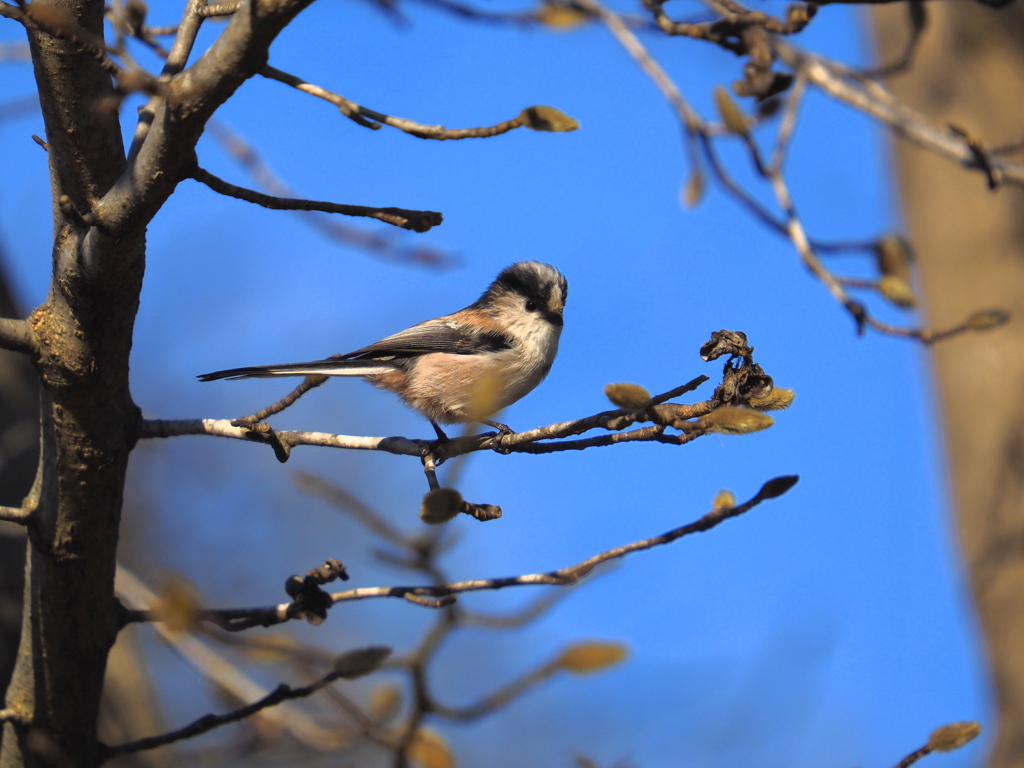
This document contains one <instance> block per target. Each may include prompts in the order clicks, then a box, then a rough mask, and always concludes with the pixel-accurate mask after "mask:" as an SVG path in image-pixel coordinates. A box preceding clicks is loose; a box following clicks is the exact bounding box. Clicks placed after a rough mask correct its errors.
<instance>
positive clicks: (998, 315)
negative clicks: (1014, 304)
mask: <svg viewBox="0 0 1024 768" xmlns="http://www.w3.org/2000/svg"><path fill="white" fill-rule="evenodd" d="M1009 320H1010V313H1009V312H1005V311H1004V310H1002V309H983V310H981V311H980V312H975V313H974V314H973V315H971V316H970V317H968V318H967V322H965V323H964V327H965V328H967V329H968V330H971V331H987V330H989V329H990V328H998V327H999V326H1000V325H1004V324H1005V323H1007V322H1009Z"/></svg>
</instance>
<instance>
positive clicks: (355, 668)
mask: <svg viewBox="0 0 1024 768" xmlns="http://www.w3.org/2000/svg"><path fill="white" fill-rule="evenodd" d="M390 655H391V649H390V648H388V647H387V646H384V645H371V646H368V647H366V648H357V649H356V650H354V651H348V652H347V653H342V654H340V655H338V656H336V657H335V659H334V671H335V672H337V673H338V676H339V677H341V678H343V679H345V680H353V679H354V678H357V677H364V676H366V675H368V674H370V673H371V672H376V671H377V670H378V669H380V665H381V664H383V663H384V662H385V661H387V659H388V657H389V656H390Z"/></svg>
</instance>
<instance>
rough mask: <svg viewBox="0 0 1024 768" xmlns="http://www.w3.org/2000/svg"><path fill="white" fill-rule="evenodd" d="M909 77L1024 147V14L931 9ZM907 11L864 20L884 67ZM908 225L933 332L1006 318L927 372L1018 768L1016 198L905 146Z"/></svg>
mask: <svg viewBox="0 0 1024 768" xmlns="http://www.w3.org/2000/svg"><path fill="white" fill-rule="evenodd" d="M927 9H928V16H929V23H928V28H927V30H926V32H925V36H924V40H923V43H922V46H921V48H920V50H919V51H918V54H917V57H916V59H915V61H914V63H913V65H912V67H911V69H910V70H909V72H908V73H906V74H902V75H898V76H896V77H895V78H893V80H892V81H891V83H890V85H891V86H892V88H893V90H894V91H895V92H896V94H897V95H898V96H899V97H901V98H902V99H904V100H906V101H907V102H908V103H909V104H911V105H912V106H914V107H917V108H918V109H920V110H922V111H924V112H925V113H927V114H928V115H930V116H931V117H933V118H936V119H939V120H942V121H945V122H949V123H952V124H954V125H956V126H959V127H962V128H966V129H969V130H970V131H971V133H972V134H974V135H975V136H977V137H978V138H979V139H982V140H984V141H986V142H988V146H991V147H997V146H1000V145H1003V144H1009V143H1012V142H1013V141H1016V140H1019V139H1020V138H1021V137H1024V6H1022V5H1020V4H1017V5H1011V6H1010V7H1007V8H1003V9H998V10H997V9H991V8H986V7H984V6H982V5H980V4H976V3H970V2H950V3H928V4H927ZM906 13H907V11H906V8H905V7H902V6H900V7H892V8H882V9H880V10H878V11H876V12H875V16H874V22H875V27H876V32H877V37H878V41H879V46H878V47H879V53H880V57H881V60H882V61H891V60H894V59H896V58H897V57H898V55H899V52H900V49H901V47H902V44H903V43H904V42H905V41H906V39H907V37H908V33H907V31H906V30H907V23H906V20H905V19H906ZM893 157H894V159H895V166H896V171H897V176H898V179H899V185H900V189H901V191H902V199H903V206H904V213H905V218H906V221H907V224H908V226H909V229H910V233H911V236H912V239H913V242H914V244H915V246H916V248H917V254H918V266H919V274H920V281H921V288H922V290H923V294H924V301H925V304H926V312H927V322H928V324H929V326H931V327H937V328H941V327H945V326H949V325H953V324H955V323H957V322H959V321H960V320H962V319H963V318H964V317H966V316H967V315H968V314H970V313H971V312H972V311H974V310H976V309H980V308H990V307H998V308H1005V309H1007V310H1009V311H1010V312H1011V313H1012V314H1013V320H1012V321H1011V323H1010V324H1009V325H1007V326H1004V327H1003V328H1001V329H999V330H997V331H994V332H990V333H985V334H968V335H966V336H961V337H958V338H956V339H953V340H951V341H948V342H943V343H942V344H940V345H938V346H937V347H936V348H935V350H934V354H933V364H934V371H935V376H936V381H937V388H938V393H939V398H940V403H941V407H942V418H943V422H944V425H945V435H946V446H947V448H946V450H947V455H948V461H949V475H950V480H951V484H952V489H953V492H954V498H955V502H956V515H957V522H958V530H959V536H960V540H961V547H962V553H963V557H964V561H965V564H966V567H967V570H968V577H969V579H970V585H971V589H972V592H973V596H974V600H975V605H976V607H977V612H978V617H979V619H980V623H981V627H982V631H983V633H984V640H985V643H986V645H987V649H988V654H989V661H990V666H991V671H992V679H993V685H994V690H995V694H996V697H997V705H998V708H999V712H998V718H999V719H998V729H999V730H998V736H997V740H996V745H995V751H994V753H993V755H992V761H991V765H992V766H993V767H994V768H1008V767H1009V766H1018V767H1019V766H1024V191H1022V190H1021V189H1019V188H1005V189H999V190H997V191H990V190H989V189H987V188H986V183H985V179H984V178H983V177H982V176H981V175H980V174H978V173H976V172H973V173H968V172H965V171H962V170H960V169H958V168H956V167H955V166H953V165H952V164H950V163H948V162H946V161H943V160H940V159H937V158H936V157H934V156H933V155H930V154H927V153H925V152H923V151H921V150H919V149H917V148H916V147H913V146H911V145H910V144H909V143H908V142H905V141H902V140H900V139H894V140H893Z"/></svg>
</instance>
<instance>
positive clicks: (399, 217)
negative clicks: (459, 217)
mask: <svg viewBox="0 0 1024 768" xmlns="http://www.w3.org/2000/svg"><path fill="white" fill-rule="evenodd" d="M189 176H190V177H191V178H193V179H195V180H196V181H198V182H200V183H202V184H205V185H206V186H208V187H209V188H210V189H212V190H213V191H214V192H218V193H220V194H222V195H227V196H228V197H236V198H238V199H239V200H245V201H246V202H249V203H255V204H256V205H262V206H263V207H264V208H270V209H273V210H277V211H320V212H322V213H340V214H342V215H344V216H365V217H367V218H370V219H377V220H378V221H383V222H384V223H386V224H392V225H394V226H396V227H401V228H402V229H409V230H412V231H413V232H426V231H428V230H429V229H431V228H433V227H435V226H437V225H438V224H440V223H441V221H442V220H443V217H442V216H441V214H440V213H437V212H436V211H409V210H406V209H404V208H370V207H367V206H365V205H345V204H344V203H328V202H321V201H317V200H299V199H294V198H291V199H289V198H283V197H274V196H273V195H266V194H264V193H262V192H257V191H256V190H253V189H246V188H245V187H239V186H236V185H234V184H230V183H228V182H226V181H224V180H223V179H221V178H218V177H217V176H214V175H213V174H212V173H210V172H209V171H207V170H205V169H203V168H200V167H199V166H198V165H197V166H195V167H194V168H193V169H192V170H191V171H190V172H189Z"/></svg>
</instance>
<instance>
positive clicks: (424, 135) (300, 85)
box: [260, 66, 526, 141]
mask: <svg viewBox="0 0 1024 768" xmlns="http://www.w3.org/2000/svg"><path fill="white" fill-rule="evenodd" d="M260 74H261V75H263V76H264V77H266V78H269V79H271V80H277V81H278V82H280V83H284V84H285V85H290V86H291V87H292V88H296V89H298V90H300V91H302V92H303V93H308V94H310V95H311V96H316V97H317V98H320V99H323V100H324V101H327V102H329V103H331V104H333V105H334V106H336V107H337V108H338V109H339V110H340V111H341V114H343V115H344V116H345V117H347V118H349V119H350V120H353V121H354V122H356V123H358V124H359V125H361V126H363V127H364V128H371V129H373V130H377V129H379V128H380V127H381V125H387V126H390V127H392V128H397V129H398V130H400V131H403V132H405V133H408V134H409V135H410V136H415V137H416V138H418V139H434V140H436V141H452V140H458V139H486V138H490V137H492V136H500V135H501V134H503V133H508V132H509V131H512V130H515V129H516V128H522V127H523V126H525V125H526V121H525V120H524V119H523V115H522V114H520V115H518V116H516V117H514V118H512V119H511V120H505V121H504V122H501V123H498V124H497V125H491V126H483V127H480V128H445V127H444V126H443V125H426V124H424V123H417V122H415V121H413V120H406V119H405V118H402V117H392V116H391V115H386V114H384V113H383V112H377V111H376V110H373V109H369V108H368V107H363V106H361V105H359V104H357V103H356V102H354V101H351V100H350V99H346V98H345V97H344V96H341V95H340V94H337V93H333V92H332V91H328V90H327V89H326V88H321V87H320V86H318V85H313V84H312V83H307V82H306V81H305V80H303V79H302V78H299V77H296V76H295V75H291V74H288V73H287V72H282V71H281V70H280V69H275V68H274V67H271V66H266V67H264V68H263V69H262V70H260Z"/></svg>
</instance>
